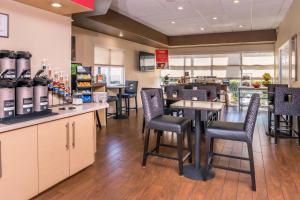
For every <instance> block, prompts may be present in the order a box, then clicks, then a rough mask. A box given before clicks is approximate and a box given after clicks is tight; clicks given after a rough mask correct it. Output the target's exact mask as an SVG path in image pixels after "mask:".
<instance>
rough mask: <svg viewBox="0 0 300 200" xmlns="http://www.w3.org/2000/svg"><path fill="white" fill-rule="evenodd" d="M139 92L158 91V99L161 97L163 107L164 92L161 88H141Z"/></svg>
mask: <svg viewBox="0 0 300 200" xmlns="http://www.w3.org/2000/svg"><path fill="white" fill-rule="evenodd" d="M141 90H158V91H159V94H160V97H161V101H162V102H163V105H164V106H165V102H164V91H163V90H162V89H161V88H145V87H143V88H142V89H141Z"/></svg>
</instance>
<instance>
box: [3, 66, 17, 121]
mask: <svg viewBox="0 0 300 200" xmlns="http://www.w3.org/2000/svg"><path fill="white" fill-rule="evenodd" d="M6 73H9V70H6V71H4V72H3V73H2V74H1V75H0V120H3V119H5V118H10V117H14V116H15V86H16V80H15V79H6V78H4V77H5V75H6Z"/></svg>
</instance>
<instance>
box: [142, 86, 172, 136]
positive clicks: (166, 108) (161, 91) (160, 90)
mask: <svg viewBox="0 0 300 200" xmlns="http://www.w3.org/2000/svg"><path fill="white" fill-rule="evenodd" d="M153 89H157V90H158V91H159V94H160V97H161V101H162V102H163V107H164V115H170V114H171V109H170V108H168V107H166V106H165V102H164V99H163V95H164V94H163V90H162V89H161V88H145V87H144V88H142V89H141V90H153ZM144 132H145V117H144V116H143V127H142V133H144Z"/></svg>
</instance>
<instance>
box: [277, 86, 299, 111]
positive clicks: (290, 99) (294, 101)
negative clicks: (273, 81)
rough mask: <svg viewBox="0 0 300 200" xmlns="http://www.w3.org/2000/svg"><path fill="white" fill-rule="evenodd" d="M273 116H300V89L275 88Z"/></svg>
mask: <svg viewBox="0 0 300 200" xmlns="http://www.w3.org/2000/svg"><path fill="white" fill-rule="evenodd" d="M274 113H275V115H292V116H300V88H283V87H276V88H275V103H274Z"/></svg>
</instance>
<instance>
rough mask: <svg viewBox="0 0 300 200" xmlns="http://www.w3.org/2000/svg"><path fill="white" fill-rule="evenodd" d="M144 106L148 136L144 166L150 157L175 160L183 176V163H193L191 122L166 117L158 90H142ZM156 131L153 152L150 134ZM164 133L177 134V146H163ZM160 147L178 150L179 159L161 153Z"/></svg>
mask: <svg viewBox="0 0 300 200" xmlns="http://www.w3.org/2000/svg"><path fill="white" fill-rule="evenodd" d="M141 97H142V104H143V109H144V116H145V126H146V129H147V131H146V135H145V141H144V154H143V161H142V166H146V162H147V158H148V156H158V157H163V158H168V159H173V160H178V165H179V175H182V174H183V162H184V161H185V160H186V159H187V158H188V159H189V162H190V163H191V162H192V141H191V130H190V120H188V119H185V118H182V117H175V116H171V115H164V108H163V102H162V101H161V94H160V92H159V90H158V89H150V90H142V91H141ZM151 130H155V132H156V146H155V148H154V149H152V150H150V151H149V150H148V147H149V140H150V132H151ZM164 131H168V132H175V133H176V135H177V146H173V145H169V144H162V143H161V136H162V135H163V133H164ZM184 133H186V134H187V138H188V148H187V151H188V153H187V154H186V155H185V156H183V151H184V149H185V148H184V141H183V135H184ZM160 146H165V147H170V148H177V157H171V156H169V155H166V154H162V153H160V152H159V150H160Z"/></svg>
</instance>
